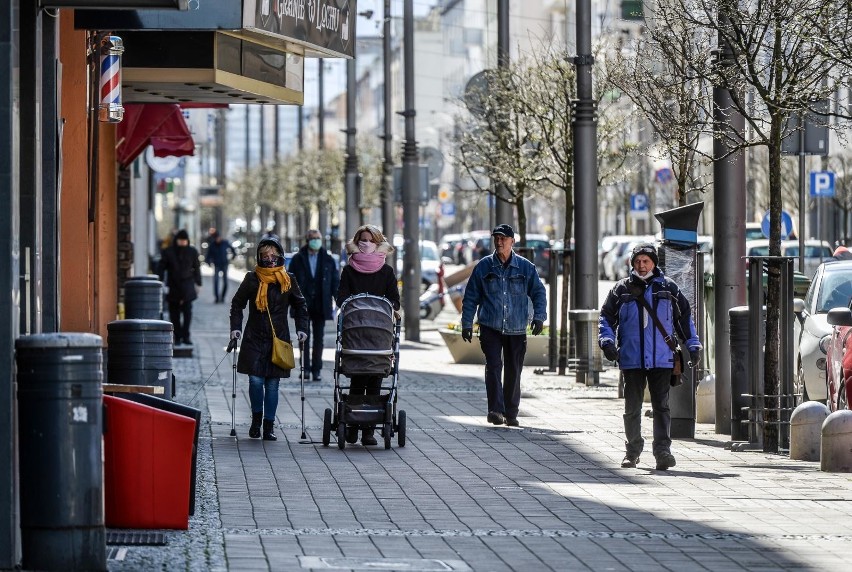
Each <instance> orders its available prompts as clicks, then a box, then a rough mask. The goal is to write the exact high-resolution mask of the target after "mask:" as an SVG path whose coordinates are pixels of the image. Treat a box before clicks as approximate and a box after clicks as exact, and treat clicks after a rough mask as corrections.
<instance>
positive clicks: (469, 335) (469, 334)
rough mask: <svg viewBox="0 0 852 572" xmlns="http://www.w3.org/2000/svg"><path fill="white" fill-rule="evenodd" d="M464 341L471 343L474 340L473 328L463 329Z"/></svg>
mask: <svg viewBox="0 0 852 572" xmlns="http://www.w3.org/2000/svg"><path fill="white" fill-rule="evenodd" d="M462 339H463V340H464V341H466V342H467V343H470V342H471V341H472V340H473V330H472V329H471V328H464V329H462Z"/></svg>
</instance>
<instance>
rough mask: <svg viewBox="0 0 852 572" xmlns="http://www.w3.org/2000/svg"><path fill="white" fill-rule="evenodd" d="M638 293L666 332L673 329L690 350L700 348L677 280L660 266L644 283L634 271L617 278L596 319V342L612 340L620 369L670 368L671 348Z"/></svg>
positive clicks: (672, 359)
mask: <svg viewBox="0 0 852 572" xmlns="http://www.w3.org/2000/svg"><path fill="white" fill-rule="evenodd" d="M637 295H641V296H643V297H644V298H645V300H646V301H647V302H648V305H649V306H650V307H651V308H652V309H654V310H655V311H656V313H657V316H658V317H659V318H660V322H662V325H663V327H664V328H665V330H666V332H667V333H669V334H670V333H671V332H672V330H673V329H674V331H675V332H676V333H677V337H678V338H679V339H680V340H682V342H683V343H685V345H686V347H687V349H688V350H689V351H690V352H694V351H698V350H700V349H701V342H700V341H699V340H698V334H696V332H695V323H694V322H693V321H692V315H691V314H690V309H689V301H688V300H687V299H686V297H685V296H684V295H683V293H682V292H681V291H680V288H678V286H677V284H675V283H674V282H673V281H671V280H669V279H668V278H666V277H665V276H664V275H663V273H662V271H661V270H660V269H659V268H654V276H653V278H651V280H650V281H649V282H648V283H646V282H645V281H644V280H642V279H641V278H639V277H638V276H636V275H633V274H631V275H630V276H629V277H627V278H624V279H622V280H619V281H618V282H617V283H616V284H615V286H613V288H612V290H611V291H610V293H609V294H608V295H607V298H606V301H605V302H604V305H603V307H602V308H601V316H600V321H599V323H598V344H599V345H600V347H604V346H606V345H608V344H611V343H615V344H616V348H617V349H618V366H619V368H620V369H652V368H671V367H673V366H674V352H672V350H671V348H670V347H669V346H668V344H666V342H665V339H664V337H663V335H662V334H661V333H660V330H659V328H657V326H656V325H654V320H653V319H652V318H651V316H649V315H648V312H647V310H645V308H644V306H642V305H641V304H640V303H639V302H638V301H637V300H636V296H637Z"/></svg>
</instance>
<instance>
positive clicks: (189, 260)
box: [157, 244, 201, 302]
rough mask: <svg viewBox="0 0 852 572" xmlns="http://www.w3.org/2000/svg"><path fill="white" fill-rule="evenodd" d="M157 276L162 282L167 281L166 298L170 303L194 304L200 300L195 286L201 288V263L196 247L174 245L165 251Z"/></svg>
mask: <svg viewBox="0 0 852 572" xmlns="http://www.w3.org/2000/svg"><path fill="white" fill-rule="evenodd" d="M157 274H159V275H160V280H163V279H165V282H166V286H168V288H169V293H168V294H167V295H166V298H167V299H168V300H169V301H170V302H192V301H193V300H195V299H196V298H198V293H197V292H196V290H195V286H196V285H198V286H201V261H200V260H199V259H198V251H197V250H195V248H194V247H192V246H177V245H175V244H173V245H172V246H170V247H168V248H167V249H165V250H164V251H163V258H162V259H161V260H160V268H159V270H158V272H157Z"/></svg>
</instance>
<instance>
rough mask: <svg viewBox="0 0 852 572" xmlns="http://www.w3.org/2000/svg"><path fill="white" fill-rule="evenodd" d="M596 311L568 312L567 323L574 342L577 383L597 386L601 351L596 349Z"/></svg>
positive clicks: (597, 312) (598, 315) (598, 314)
mask: <svg viewBox="0 0 852 572" xmlns="http://www.w3.org/2000/svg"><path fill="white" fill-rule="evenodd" d="M600 315H601V313H600V312H599V311H598V310H569V311H568V321H569V322H572V324H573V325H572V326H571V327H572V329H573V332H574V339H575V340H576V343H575V347H576V358H575V359H576V364H577V367H576V370H575V371H576V373H577V383H585V384H586V385H598V383H600V379H599V377H598V374H599V373H600V371H601V369H602V368H601V361H602V360H601V349H600V348H599V347H598V319H599V318H600Z"/></svg>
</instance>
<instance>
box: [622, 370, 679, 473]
mask: <svg viewBox="0 0 852 572" xmlns="http://www.w3.org/2000/svg"><path fill="white" fill-rule="evenodd" d="M622 373H623V374H624V434H625V435H624V436H625V437H626V441H625V443H624V444H625V448H626V449H627V454H628V455H630V456H631V457H638V456H639V453H641V452H642V449H643V448H644V445H645V440H644V439H643V438H642V430H641V424H642V401H643V399H644V397H645V385H646V384H647V385H648V393H650V394H651V409H652V410H653V411H654V442H653V447H652V449H651V450H652V452H653V453H654V456H655V457H656V456H657V455H659V454H660V453H669V452H671V446H672V439H671V424H672V419H671V413H670V412H669V389H671V385H670V384H669V382H670V380H671V377H672V370H671V368H655V369H625V370H624V371H623V372H622Z"/></svg>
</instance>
